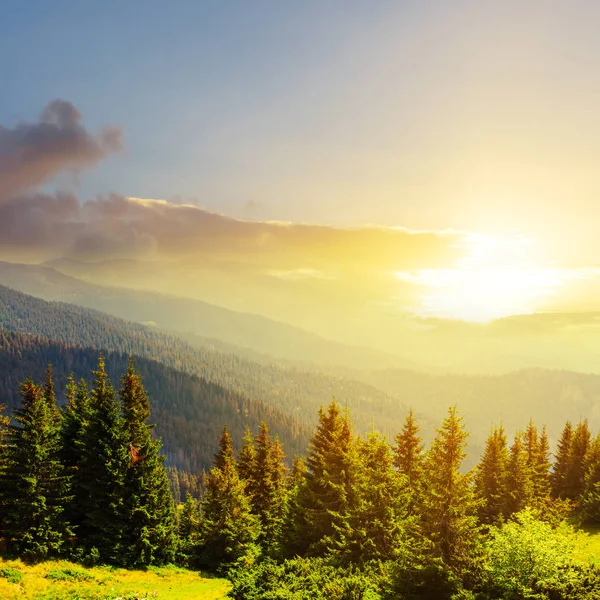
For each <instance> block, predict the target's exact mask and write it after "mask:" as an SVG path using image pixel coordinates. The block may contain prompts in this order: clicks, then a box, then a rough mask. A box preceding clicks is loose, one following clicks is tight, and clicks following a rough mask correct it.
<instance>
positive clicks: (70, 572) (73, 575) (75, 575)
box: [46, 567, 95, 581]
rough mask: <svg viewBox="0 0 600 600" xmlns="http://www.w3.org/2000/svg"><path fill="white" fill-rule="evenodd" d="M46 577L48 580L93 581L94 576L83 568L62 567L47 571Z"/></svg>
mask: <svg viewBox="0 0 600 600" xmlns="http://www.w3.org/2000/svg"><path fill="white" fill-rule="evenodd" d="M46 579H50V581H93V580H94V579H95V577H94V576H93V575H92V574H91V573H88V572H87V571H84V570H83V569H77V568H74V567H64V568H62V569H52V570H51V571H48V574H47V575H46Z"/></svg>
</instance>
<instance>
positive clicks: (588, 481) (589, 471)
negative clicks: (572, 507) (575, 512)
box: [579, 435, 600, 525]
mask: <svg viewBox="0 0 600 600" xmlns="http://www.w3.org/2000/svg"><path fill="white" fill-rule="evenodd" d="M579 509H580V515H581V519H582V521H583V522H584V523H587V524H592V525H598V524H600V435H599V436H597V437H596V438H595V439H594V441H593V442H592V443H591V444H590V448H589V450H588V453H587V456H586V469H585V485H584V489H583V493H582V494H581V501H580V503H579Z"/></svg>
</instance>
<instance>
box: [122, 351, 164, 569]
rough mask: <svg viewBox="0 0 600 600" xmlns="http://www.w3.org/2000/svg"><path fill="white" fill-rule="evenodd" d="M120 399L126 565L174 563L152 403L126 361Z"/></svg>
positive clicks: (139, 378) (131, 361)
mask: <svg viewBox="0 0 600 600" xmlns="http://www.w3.org/2000/svg"><path fill="white" fill-rule="evenodd" d="M121 386H122V387H121V389H120V390H119V397H120V399H121V407H122V414H123V430H124V434H125V435H124V437H125V443H126V445H127V447H128V449H129V461H128V462H129V464H128V468H127V472H126V476H125V482H124V489H123V494H124V507H123V508H124V512H123V517H124V519H125V522H126V523H127V526H126V529H125V531H124V534H125V535H124V540H123V542H124V545H125V554H124V557H126V564H128V565H130V566H141V565H149V564H155V563H165V562H169V561H172V560H173V558H174V553H175V548H176V535H175V520H174V519H175V515H174V506H173V498H172V496H171V490H170V484H169V479H168V477H167V472H166V470H165V467H164V465H163V461H164V459H163V457H162V456H161V455H160V441H159V440H157V439H153V438H152V435H151V433H152V429H153V428H154V425H149V424H148V423H147V421H148V419H149V418H150V401H149V399H148V395H147V393H146V390H145V389H144V386H143V384H142V380H141V376H140V374H139V373H137V372H136V371H135V368H134V364H133V360H132V359H130V360H129V365H128V368H127V372H126V373H125V375H123V377H122V379H121Z"/></svg>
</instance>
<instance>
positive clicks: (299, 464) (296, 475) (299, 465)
mask: <svg viewBox="0 0 600 600" xmlns="http://www.w3.org/2000/svg"><path fill="white" fill-rule="evenodd" d="M305 477H306V461H305V460H304V458H303V457H302V456H294V460H293V461H292V468H291V469H290V472H289V473H288V478H287V486H288V488H293V487H294V486H296V485H300V484H301V483H302V482H303V481H304V478H305Z"/></svg>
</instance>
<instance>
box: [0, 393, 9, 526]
mask: <svg viewBox="0 0 600 600" xmlns="http://www.w3.org/2000/svg"><path fill="white" fill-rule="evenodd" d="M4 411H5V408H4V406H2V405H1V404H0V482H2V481H3V479H2V478H3V477H4V472H5V470H6V460H7V441H6V438H7V430H8V425H9V423H10V419H9V418H8V416H7V415H6V414H5V413H4ZM5 515H6V510H5V509H4V488H3V487H2V486H0V538H1V537H3V535H2V532H3V530H4V517H5Z"/></svg>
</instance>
